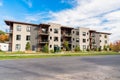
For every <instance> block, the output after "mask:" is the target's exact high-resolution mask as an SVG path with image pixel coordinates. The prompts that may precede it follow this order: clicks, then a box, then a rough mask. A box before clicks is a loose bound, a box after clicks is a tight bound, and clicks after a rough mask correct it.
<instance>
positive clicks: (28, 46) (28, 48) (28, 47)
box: [25, 42, 31, 50]
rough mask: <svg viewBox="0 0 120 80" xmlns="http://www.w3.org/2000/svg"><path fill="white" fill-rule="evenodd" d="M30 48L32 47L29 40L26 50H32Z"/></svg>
mask: <svg viewBox="0 0 120 80" xmlns="http://www.w3.org/2000/svg"><path fill="white" fill-rule="evenodd" d="M30 48H31V47H30V42H27V44H26V48H25V49H26V50H30Z"/></svg>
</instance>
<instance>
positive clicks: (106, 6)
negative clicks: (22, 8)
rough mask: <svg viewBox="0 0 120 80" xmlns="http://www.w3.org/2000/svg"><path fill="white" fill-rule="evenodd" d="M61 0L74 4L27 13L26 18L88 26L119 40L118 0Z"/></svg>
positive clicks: (74, 25) (119, 13)
mask: <svg viewBox="0 0 120 80" xmlns="http://www.w3.org/2000/svg"><path fill="white" fill-rule="evenodd" d="M71 1H73V2H71ZM61 2H62V3H70V4H71V5H74V6H73V8H71V9H65V10H62V11H59V12H52V11H50V12H48V13H42V14H40V13H39V14H35V15H29V16H27V17H26V20H28V21H41V22H54V23H59V24H62V25H66V26H72V27H78V26H79V27H88V28H91V29H96V30H97V31H105V32H110V33H112V35H111V36H110V41H115V40H120V38H119V37H120V34H119V33H120V6H119V4H120V0H61ZM75 2H76V3H75ZM45 18H49V19H45Z"/></svg>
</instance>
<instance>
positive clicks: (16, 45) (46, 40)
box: [5, 20, 110, 51]
mask: <svg viewBox="0 0 120 80" xmlns="http://www.w3.org/2000/svg"><path fill="white" fill-rule="evenodd" d="M5 23H6V24H7V25H8V26H10V33H9V37H10V38H9V50H10V51H25V47H26V43H27V42H30V44H31V50H32V51H41V50H42V49H43V47H44V46H45V45H46V44H48V47H49V50H54V48H55V47H59V48H60V49H64V45H63V44H64V42H65V41H67V42H68V44H69V49H70V50H74V49H75V47H76V46H79V47H80V49H81V50H86V49H87V48H89V49H93V48H99V47H101V48H102V49H103V47H104V45H108V43H109V42H108V41H109V35H110V33H104V32H97V31H95V30H90V29H89V28H84V27H79V28H73V27H68V26H62V25H60V24H55V23H48V24H31V23H25V22H17V21H9V20H5Z"/></svg>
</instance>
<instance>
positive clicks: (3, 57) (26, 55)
mask: <svg viewBox="0 0 120 80" xmlns="http://www.w3.org/2000/svg"><path fill="white" fill-rule="evenodd" d="M97 55H120V53H117V52H63V53H61V54H57V53H56V54H55V53H54V54H53V53H50V54H48V53H24V52H15V53H5V52H0V60H8V59H23V58H50V57H62V56H97Z"/></svg>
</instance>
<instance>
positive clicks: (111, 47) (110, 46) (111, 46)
mask: <svg viewBox="0 0 120 80" xmlns="http://www.w3.org/2000/svg"><path fill="white" fill-rule="evenodd" d="M109 48H110V51H111V50H112V49H113V44H112V43H110V45H109Z"/></svg>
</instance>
